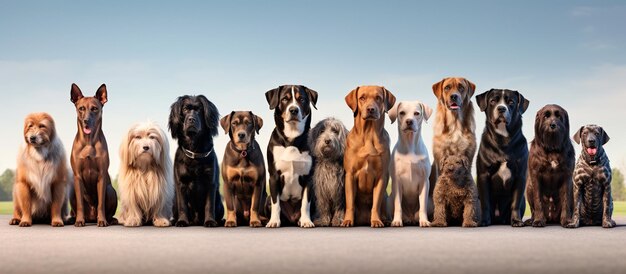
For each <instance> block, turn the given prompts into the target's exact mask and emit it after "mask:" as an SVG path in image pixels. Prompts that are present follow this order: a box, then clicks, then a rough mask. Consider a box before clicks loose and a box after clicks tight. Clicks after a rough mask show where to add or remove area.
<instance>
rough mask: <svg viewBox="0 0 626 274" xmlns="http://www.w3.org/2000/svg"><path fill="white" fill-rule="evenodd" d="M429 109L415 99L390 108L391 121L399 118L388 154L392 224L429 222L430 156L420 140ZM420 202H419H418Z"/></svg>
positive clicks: (422, 225) (423, 225)
mask: <svg viewBox="0 0 626 274" xmlns="http://www.w3.org/2000/svg"><path fill="white" fill-rule="evenodd" d="M432 112H433V111H432V109H431V108H430V107H428V106H427V105H425V104H422V103H420V102H418V101H412V102H398V103H397V104H396V105H395V106H394V107H393V108H392V109H391V110H390V111H389V118H390V119H391V123H393V122H395V120H396V119H397V120H398V142H397V143H396V146H395V147H394V149H393V152H392V154H391V163H390V164H389V165H390V174H391V183H392V192H391V196H390V199H392V201H393V202H390V203H389V204H390V205H391V209H392V212H393V221H392V223H391V226H395V227H400V226H403V225H413V224H418V223H419V226H421V227H426V226H429V225H430V222H429V221H428V210H432V208H429V206H428V188H429V181H428V177H429V176H430V159H429V158H428V151H427V150H426V145H424V141H423V140H422V137H421V133H422V122H425V121H428V118H429V117H430V115H431V114H432ZM418 202H419V203H418Z"/></svg>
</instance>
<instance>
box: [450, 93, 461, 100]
mask: <svg viewBox="0 0 626 274" xmlns="http://www.w3.org/2000/svg"><path fill="white" fill-rule="evenodd" d="M458 99H459V95H458V94H452V95H450V100H452V101H457V100H458Z"/></svg>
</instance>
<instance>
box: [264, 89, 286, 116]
mask: <svg viewBox="0 0 626 274" xmlns="http://www.w3.org/2000/svg"><path fill="white" fill-rule="evenodd" d="M282 88H283V86H279V87H277V88H275V89H271V90H268V91H267V92H265V100H267V103H268V104H269V105H270V110H273V109H275V108H277V107H278V103H279V102H280V98H279V96H280V91H281V90H282Z"/></svg>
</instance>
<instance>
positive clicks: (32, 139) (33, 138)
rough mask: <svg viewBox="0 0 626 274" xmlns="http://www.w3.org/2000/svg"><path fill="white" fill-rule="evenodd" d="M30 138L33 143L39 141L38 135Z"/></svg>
mask: <svg viewBox="0 0 626 274" xmlns="http://www.w3.org/2000/svg"><path fill="white" fill-rule="evenodd" d="M28 140H30V142H31V143H34V142H35V141H37V137H36V136H30V138H28Z"/></svg>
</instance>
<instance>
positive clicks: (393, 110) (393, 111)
mask: <svg viewBox="0 0 626 274" xmlns="http://www.w3.org/2000/svg"><path fill="white" fill-rule="evenodd" d="M401 104H402V102H398V104H396V105H393V107H392V108H391V109H390V110H389V120H391V124H393V123H394V122H395V121H396V118H397V117H398V108H399V107H400V105H401Z"/></svg>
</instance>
